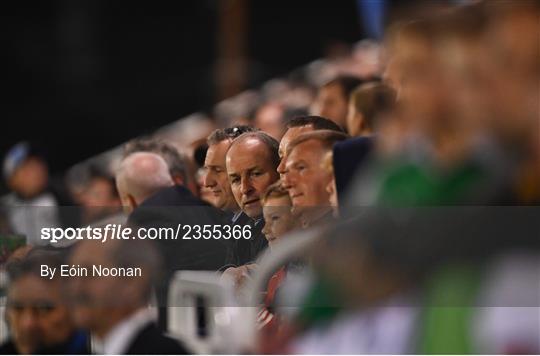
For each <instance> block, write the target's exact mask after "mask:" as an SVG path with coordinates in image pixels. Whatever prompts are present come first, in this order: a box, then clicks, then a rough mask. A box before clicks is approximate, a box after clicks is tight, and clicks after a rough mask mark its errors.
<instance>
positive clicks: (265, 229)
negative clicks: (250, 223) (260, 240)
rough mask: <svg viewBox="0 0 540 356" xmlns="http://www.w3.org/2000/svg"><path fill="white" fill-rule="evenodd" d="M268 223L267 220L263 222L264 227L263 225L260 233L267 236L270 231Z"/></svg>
mask: <svg viewBox="0 0 540 356" xmlns="http://www.w3.org/2000/svg"><path fill="white" fill-rule="evenodd" d="M268 225H269V224H268V222H267V223H266V224H264V227H263V229H262V233H263V234H264V235H267V236H268V234H269V233H270V227H269V226H268Z"/></svg>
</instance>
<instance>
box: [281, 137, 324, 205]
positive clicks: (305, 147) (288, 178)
mask: <svg viewBox="0 0 540 356" xmlns="http://www.w3.org/2000/svg"><path fill="white" fill-rule="evenodd" d="M326 152H327V150H325V149H324V147H323V146H322V144H321V143H320V142H319V141H318V140H308V141H305V142H302V143H300V144H298V145H297V146H295V147H294V148H293V149H292V151H291V152H290V153H289V155H288V156H287V162H286V173H285V176H284V180H283V185H284V186H285V188H286V189H287V190H288V191H289V196H290V197H291V200H292V205H293V207H295V208H298V207H324V206H329V205H330V194H329V193H328V191H327V189H326V187H327V186H328V184H329V183H330V182H331V181H332V174H330V173H329V172H328V171H326V170H325V169H322V167H321V160H322V158H323V157H324V155H325V153H326ZM295 210H297V209H295Z"/></svg>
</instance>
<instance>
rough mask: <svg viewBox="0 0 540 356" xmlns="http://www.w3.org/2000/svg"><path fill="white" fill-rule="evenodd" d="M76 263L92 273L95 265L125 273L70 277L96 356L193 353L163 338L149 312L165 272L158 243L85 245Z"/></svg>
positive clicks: (76, 305) (80, 245) (81, 322)
mask: <svg viewBox="0 0 540 356" xmlns="http://www.w3.org/2000/svg"><path fill="white" fill-rule="evenodd" d="M70 263H71V264H72V265H74V266H78V267H79V268H87V269H88V271H89V273H91V271H92V270H93V269H94V268H95V267H94V266H99V268H104V269H111V270H114V269H116V270H118V271H124V272H119V273H117V274H116V273H114V274H113V273H111V274H110V275H108V276H99V277H95V276H94V277H92V276H91V275H90V274H89V275H88V276H85V275H84V274H83V273H80V275H77V276H74V277H71V278H70V279H69V283H70V285H69V291H70V294H71V298H72V300H73V303H74V306H73V313H74V319H75V322H76V323H77V325H79V327H82V328H85V329H87V330H89V331H90V332H91V333H92V336H93V337H94V338H95V340H94V343H93V346H94V348H95V349H94V350H92V351H93V352H94V353H98V354H186V353H187V350H186V349H185V348H184V347H183V346H182V345H181V344H180V343H179V342H178V341H176V340H173V339H171V338H169V337H167V336H165V335H163V333H162V332H161V331H160V330H159V329H158V327H157V325H156V320H155V317H156V315H155V312H154V311H153V310H152V309H150V308H149V303H150V299H151V296H152V291H153V286H154V285H156V283H157V281H158V279H159V270H160V256H159V254H158V253H157V251H156V250H155V249H154V248H153V245H152V244H150V243H149V242H147V241H142V240H138V239H136V240H130V241H120V240H108V241H107V242H105V243H102V242H96V241H90V240H86V241H81V242H79V243H78V244H77V245H76V246H75V248H74V250H73V252H72V255H71V258H70ZM137 271H140V272H137Z"/></svg>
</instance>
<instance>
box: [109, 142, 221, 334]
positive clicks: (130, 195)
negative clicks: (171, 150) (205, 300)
mask: <svg viewBox="0 0 540 356" xmlns="http://www.w3.org/2000/svg"><path fill="white" fill-rule="evenodd" d="M117 184H118V190H119V191H120V194H121V197H122V196H123V197H125V198H123V199H124V200H126V204H128V205H129V206H130V207H131V214H130V215H129V218H128V224H129V225H130V226H132V227H133V228H136V229H138V228H146V229H149V228H156V229H172V230H173V231H177V230H178V228H179V226H181V229H182V230H181V234H182V236H187V237H189V238H190V239H184V238H181V239H180V238H179V239H177V240H169V239H159V240H157V241H156V244H157V245H158V248H159V251H160V252H161V254H162V256H163V259H164V267H165V278H164V280H163V283H161V284H160V285H159V286H158V290H157V297H158V303H159V306H160V307H162V308H160V320H159V322H160V326H162V327H165V326H166V310H165V309H164V308H163V307H164V306H166V303H167V292H168V283H169V280H170V278H171V277H172V274H173V272H174V271H176V270H208V271H217V270H218V269H219V268H220V267H222V266H223V265H224V264H225V258H226V254H227V250H226V244H225V242H224V241H225V240H223V239H222V240H216V239H202V240H198V239H195V238H194V239H191V237H192V236H194V235H195V230H196V229H197V228H199V229H202V228H203V227H204V226H206V225H209V226H212V227H213V226H221V225H222V224H223V221H224V217H223V213H222V212H221V211H220V210H218V209H216V208H214V207H212V206H210V205H209V204H208V203H206V202H204V201H202V200H200V199H199V198H197V197H195V196H194V195H193V194H192V193H191V192H190V190H189V189H187V188H186V187H184V186H183V185H178V184H176V185H175V184H173V182H172V179H171V177H170V175H169V170H168V167H167V164H166V163H165V161H164V160H163V159H162V158H161V157H160V156H158V155H157V154H155V153H148V152H136V153H133V154H131V155H129V156H127V157H126V158H125V159H124V160H123V161H122V162H121V164H120V168H119V170H118V173H117ZM186 226H188V228H191V229H192V230H193V233H190V232H188V231H187V230H186V229H187V228H186ZM199 232H200V231H199Z"/></svg>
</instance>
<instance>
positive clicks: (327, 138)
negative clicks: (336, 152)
mask: <svg viewBox="0 0 540 356" xmlns="http://www.w3.org/2000/svg"><path fill="white" fill-rule="evenodd" d="M347 138H349V135H347V134H345V133H343V132H337V131H332V130H316V131H311V132H306V133H303V134H301V135H299V136H298V137H296V138H295V139H294V140H292V141H291V142H290V143H289V145H288V146H287V155H289V154H290V153H291V151H292V150H293V149H294V148H295V147H296V146H298V145H299V144H301V143H304V142H306V141H310V140H317V141H319V142H321V144H322V145H323V147H324V148H326V149H331V148H332V146H333V145H334V144H335V143H336V142H338V141H343V140H346V139H347ZM321 158H322V157H321Z"/></svg>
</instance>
